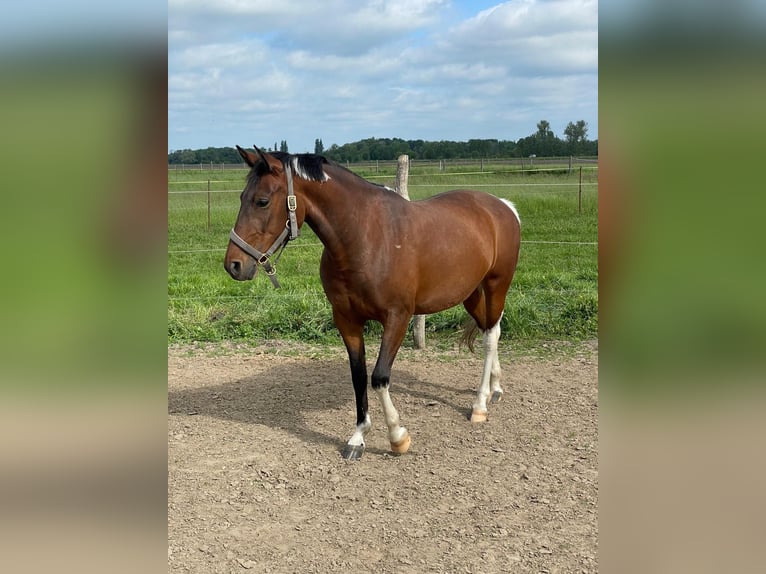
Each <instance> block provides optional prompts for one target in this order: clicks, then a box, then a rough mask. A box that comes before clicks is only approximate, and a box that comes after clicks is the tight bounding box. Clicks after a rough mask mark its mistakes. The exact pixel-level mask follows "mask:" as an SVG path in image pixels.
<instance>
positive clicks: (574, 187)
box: [168, 155, 598, 348]
mask: <svg viewBox="0 0 766 574" xmlns="http://www.w3.org/2000/svg"><path fill="white" fill-rule="evenodd" d="M201 165H202V169H201V170H200V171H202V173H205V172H208V174H206V175H203V176H202V177H195V176H194V175H193V173H189V174H187V175H185V176H184V175H183V174H180V173H179V174H178V175H173V174H172V172H174V171H176V172H178V171H180V169H181V168H182V166H168V170H169V181H168V184H169V185H168V187H169V189H168V200H169V205H168V209H169V212H170V216H171V217H173V218H175V217H180V218H182V219H181V221H183V222H184V226H186V228H187V229H190V230H191V229H194V228H195V227H196V229H198V230H199V231H200V232H202V233H204V231H203V230H205V228H206V230H207V233H208V234H210V233H212V231H213V230H214V229H217V228H219V227H220V225H221V221H220V219H221V216H222V215H221V214H222V213H223V211H226V212H227V213H228V212H229V211H231V214H230V216H231V217H232V218H233V217H234V216H235V215H236V213H235V208H234V204H233V202H231V201H230V200H229V199H228V198H226V195H228V194H234V193H236V194H239V193H241V191H242V187H241V184H242V181H243V180H244V173H245V172H246V171H247V170H249V168H248V167H247V166H244V165H240V164H235V165H229V164H218V165H215V164H212V166H213V167H212V169H213V170H214V171H217V170H218V168H220V171H224V172H227V171H228V172H231V171H234V170H241V171H242V176H241V177H240V176H239V174H237V175H234V174H232V175H234V177H232V176H231V175H230V176H227V175H222V176H217V175H216V174H214V173H209V171H210V170H211V164H201ZM345 165H346V166H347V167H348V166H349V165H350V167H351V169H352V170H354V171H358V172H363V171H364V170H365V169H366V170H367V173H366V174H364V173H363V174H360V175H363V176H364V177H367V178H368V179H372V180H373V181H377V182H379V183H382V182H386V183H387V184H388V185H392V183H393V185H392V187H393V188H394V190H395V191H397V193H399V194H400V195H402V196H404V197H405V198H407V199H409V195H410V192H411V191H412V189H414V190H415V193H416V194H418V196H421V195H430V194H431V193H432V191H431V190H433V193H436V192H438V191H441V190H446V189H450V188H457V187H471V188H478V189H481V188H496V189H497V191H498V192H500V193H501V194H502V192H501V191H500V190H505V189H508V190H518V193H519V194H521V195H526V194H536V195H537V194H546V193H551V194H553V195H554V196H555V197H562V196H563V197H567V196H568V197H572V196H573V194H574V192H577V202H576V204H574V202H571V203H569V202H567V205H568V206H569V205H571V206H572V207H571V209H572V212H573V213H574V214H579V213H582V210H583V191H584V190H589V189H592V190H594V191H595V192H596V193H597V191H598V180H597V178H595V177H594V176H593V174H594V173H596V174H597V173H598V163H597V159H592V158H524V159H522V158H512V159H509V160H508V159H506V160H494V159H493V160H486V161H484V162H482V161H480V160H435V161H428V160H411V159H409V158H408V157H407V156H406V155H405V156H401V157H400V158H399V160H397V162H396V163H395V164H394V162H384V161H377V162H375V161H374V162H362V163H356V164H345ZM424 165H425V166H426V167H428V166H430V167H431V168H432V169H431V170H430V171H425V172H424V170H423V169H420V168H423V167H424ZM185 167H186V168H187V169H186V171H187V172H188V171H190V170H189V169H188V168H189V166H188V164H187V165H186V166H185ZM415 167H417V168H419V170H418V171H416V172H415V173H413V170H414V169H415ZM198 169H200V168H199V166H195V169H193V170H191V171H197V170H198ZM373 171H374V172H375V173H378V174H379V175H378V176H377V177H375V176H372V177H371V176H370V173H369V172H373ZM479 174H481V175H479ZM584 174H587V177H584ZM527 175H529V176H535V175H537V176H539V177H529V178H527V177H524V176H527ZM442 176H445V177H444V179H445V182H444V183H440V180H441V179H442ZM447 176H452V177H447ZM454 176H458V177H457V180H456V178H455V177H454ZM463 176H464V177H463ZM517 176H522V177H517ZM424 178H425V179H424ZM429 178H430V179H429ZM184 188H185V189H184ZM418 190H420V193H419V192H418ZM512 193H514V194H515V193H516V191H513V192H512ZM570 193H572V195H569V194H570ZM199 195H205V196H206V200H207V201H206V205H204V204H203V202H204V200H202V198H200V200H195V199H194V196H199ZM503 195H505V194H503ZM183 196H189V197H188V199H183ZM587 197H588V199H589V201H591V202H592V200H593V196H592V195H588V196H587ZM514 201H515V199H514ZM589 205H591V206H592V204H589ZM575 209H576V210H577V211H574V210H575ZM174 214H175V215H174ZM575 217H576V215H575ZM174 220H175V219H174ZM232 221H233V219H232ZM199 237H200V238H201V241H200V243H201V244H200V243H198V244H197V245H188V246H182V245H179V244H178V243H177V242H176V241H175V240H171V242H170V245H169V247H170V248H169V249H168V254H169V256H170V257H172V258H173V260H174V261H176V258H186V257H190V258H192V259H195V260H196V259H197V258H198V257H199V258H200V259H201V260H203V261H206V260H207V258H209V257H216V256H217V254H220V253H223V252H225V250H226V245H225V244H221V245H220V246H216V247H208V246H207V245H205V243H207V244H208V245H209V242H208V241H206V240H205V239H204V238H202V236H199ZM538 237H539V236H538ZM568 239H590V238H589V237H587V236H584V237H577V236H572V235H571V234H570V236H569V237H561V238H557V237H556V236H555V235H553V236H551V235H548V236H543V237H539V239H537V240H536V239H534V238H533V239H522V244H528V245H534V246H535V248H538V246H539V248H540V249H543V250H545V251H546V252H547V251H548V248H549V247H550V248H552V249H555V248H556V246H559V247H560V248H561V249H570V248H571V249H575V250H576V251H577V252H578V253H580V249H583V250H585V251H584V252H583V256H585V253H589V255H587V256H586V257H588V258H590V257H592V255H591V253H592V252H591V251H590V250H591V249H593V248H594V247H597V245H598V242H597V241H595V240H594V241H587V240H585V241H571V240H568ZM594 239H595V238H594ZM321 247H322V244H321V243H320V242H319V241H318V240H316V239H314V240H312V238H311V237H310V236H309V237H306V238H304V239H303V240H302V241H300V242H295V243H291V245H290V249H298V250H301V251H304V250H313V249H318V248H321ZM311 257H313V254H312V255H311ZM577 257H578V258H579V255H578V256H577ZM178 260H179V261H180V260H181V259H178ZM205 265H207V264H206V263H205ZM569 287H570V286H569V284H568V283H565V284H560V285H553V286H552V287H551V286H546V287H533V288H529V287H527V288H526V291H525V293H526V296H528V297H536V296H537V294H538V293H540V294H542V295H545V294H546V293H549V292H552V291H556V292H557V293H559V297H560V300H562V301H572V300H575V299H576V298H577V297H578V296H579V295H580V293H579V291H577V290H576V289H571V288H569ZM306 296H307V294H306V293H289V292H283V293H280V294H279V298H280V299H282V298H288V299H295V300H304V299H305V298H306ZM309 296H310V297H316V298H315V299H311V300H312V301H317V302H318V301H324V299H323V298H322V297H321V296H318V294H314V293H313V291H312V292H311V294H310V295H309ZM273 297H275V296H274V295H273V294H271V293H267V294H262V295H256V294H254V293H249V294H247V295H244V294H243V295H234V294H224V293H212V294H211V293H209V292H200V293H189V292H188V291H187V292H185V293H183V294H182V293H173V292H172V290H171V293H169V297H168V300H169V302H171V303H172V302H175V303H172V304H173V305H179V306H186V305H196V307H190V308H194V309H197V308H200V306H203V305H207V303H206V301H221V300H241V299H248V300H252V299H254V298H257V299H263V300H264V301H272V300H273ZM193 302H200V303H193ZM202 302H205V303H202ZM316 304H317V305H324V303H316ZM183 308H186V307H183ZM418 322H420V324H418ZM419 325H422V326H419ZM413 338H414V342H415V347H416V348H425V321H424V317H417V318H415V319H414V320H413Z"/></svg>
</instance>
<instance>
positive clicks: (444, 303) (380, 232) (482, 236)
mask: <svg viewBox="0 0 766 574" xmlns="http://www.w3.org/2000/svg"><path fill="white" fill-rule="evenodd" d="M237 150H238V151H239V154H240V155H241V156H242V159H243V160H244V161H245V163H246V164H247V165H248V166H249V167H250V171H249V174H248V176H247V180H246V184H245V187H244V189H243V191H242V193H241V195H240V208H239V214H238V215H237V220H236V223H235V225H234V228H233V229H232V230H231V232H230V234H229V244H228V247H227V249H226V256H225V258H224V268H225V269H226V271H227V272H228V274H229V275H231V277H232V278H233V279H235V280H237V281H247V280H250V279H253V277H254V276H255V274H256V272H257V270H258V268H259V267H262V268H263V269H264V271H265V273H266V274H267V276H268V277H269V278H270V279H271V280H272V282H273V283H274V286H275V287H278V286H279V283H278V281H277V279H276V268H275V264H274V263H273V262H272V261H271V257H272V256H273V255H274V254H275V253H276V252H277V251H278V250H281V249H284V247H285V245H286V244H287V243H288V242H289V241H290V240H292V239H295V238H297V237H298V235H299V233H300V228H301V226H302V225H303V224H304V223H305V224H306V225H308V226H309V227H310V228H311V229H312V230H313V231H314V232H315V233H316V235H317V237H318V238H319V240H320V241H321V242H322V244H323V245H324V250H323V252H322V258H321V263H320V267H319V274H320V278H321V281H322V287H323V288H324V292H325V295H326V296H327V299H328V300H329V302H330V304H331V306H332V316H333V320H334V322H335V325H336V327H337V328H338V331H339V332H340V335H341V338H342V339H343V343H344V345H345V347H346V351H347V353H348V360H349V364H350V367H351V380H352V383H353V387H354V395H355V399H356V427H355V429H354V431H353V434H352V436H351V438H350V439H349V440H348V442H346V444H345V446H344V447H343V448H342V450H341V456H342V457H343V458H344V459H347V460H358V459H360V458H361V457H362V455H363V453H364V449H365V435H366V434H367V433H368V432H369V431H370V428H371V426H372V423H371V421H370V416H369V414H368V402H367V385H368V378H367V363H366V358H365V343H364V326H365V324H366V323H367V321H377V322H379V323H381V324H382V326H383V334H382V336H381V343H380V350H379V353H378V358H377V362H376V363H375V368H374V369H373V372H372V377H371V378H370V384H371V386H372V388H373V390H374V391H375V392H376V394H377V395H378V398H379V400H380V402H381V405H382V407H383V413H384V417H385V422H386V426H387V427H388V439H389V442H390V445H391V451H392V452H393V453H394V454H403V453H406V452H407V451H408V450H409V448H410V444H411V438H410V434H409V432H408V431H407V429H406V428H405V427H404V426H402V425H401V424H400V418H399V413H398V412H397V410H396V408H395V407H394V404H393V402H392V401H391V396H390V393H389V387H390V377H391V367H392V365H393V363H394V359H395V358H396V354H397V352H398V351H399V348H400V346H401V344H402V342H403V340H404V337H405V335H406V332H407V328H408V325H409V322H410V319H411V318H412V316H413V315H415V314H419V315H425V314H430V313H435V312H437V311H442V310H444V309H448V308H450V307H453V306H455V305H458V304H459V303H462V304H463V306H464V307H465V309H466V311H467V312H468V314H469V315H470V316H471V317H472V318H473V322H472V325H471V326H470V329H468V332H470V331H471V330H472V331H473V334H474V336H475V332H476V330H477V329H478V330H481V332H482V333H483V342H484V348H485V358H484V369H483V372H482V376H481V382H480V384H479V388H478V392H477V395H476V399H475V401H474V403H473V405H472V409H471V416H470V420H471V422H472V423H483V422H485V421H486V420H487V406H488V401H490V403H495V402H497V401H499V400H500V399H501V397H502V393H503V389H502V388H501V386H500V375H501V369H500V363H499V360H498V341H499V339H500V320H501V318H502V315H503V310H504V307H505V299H506V294H507V292H508V289H509V288H510V285H511V281H512V279H513V275H514V273H515V270H516V264H517V261H518V257H519V244H520V241H521V220H520V218H519V213H518V211H517V209H516V207H515V206H514V205H513V204H512V203H511V202H510V201H507V200H504V199H499V198H497V197H495V196H494V195H492V194H489V193H485V192H480V191H472V190H453V191H447V192H444V193H440V194H438V195H434V196H432V197H429V198H427V199H423V200H419V201H408V200H406V199H404V198H403V197H401V196H400V195H398V194H397V193H396V192H395V191H393V190H392V189H390V188H388V187H385V186H381V185H377V184H374V183H372V182H369V181H367V180H365V179H363V178H362V177H360V176H358V175H356V174H354V173H353V172H351V171H350V170H348V169H346V168H345V167H343V166H341V165H339V164H337V163H335V162H333V161H331V160H328V159H327V158H325V157H324V156H322V155H317V154H288V153H286V152H264V151H262V150H260V149H259V148H258V147H256V146H254V151H249V150H245V149H243V148H241V147H239V146H237ZM260 249H265V251H260ZM281 253H282V252H281V251H280V255H281ZM469 321H470V319H469ZM471 340H472V339H471ZM490 393H491V400H490Z"/></svg>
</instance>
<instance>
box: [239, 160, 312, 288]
mask: <svg viewBox="0 0 766 574" xmlns="http://www.w3.org/2000/svg"><path fill="white" fill-rule="evenodd" d="M237 150H238V151H239V154H240V155H241V156H242V159H244V160H245V162H246V163H247V165H249V166H250V168H251V170H250V174H249V175H248V177H247V183H246V184H245V189H244V190H243V191H242V194H241V195H240V207H239V215H237V221H236V223H235V225H234V229H233V230H232V233H231V235H230V241H229V247H228V249H227V250H226V257H225V258H224V267H225V269H226V271H227V272H228V273H229V275H231V276H232V278H234V279H236V280H237V281H246V280H248V279H252V278H253V277H254V276H255V273H256V271H257V270H258V265H259V264H260V265H262V266H263V267H264V269H265V271H266V272H267V273H268V274H269V275H271V276H272V281H274V285H275V286H278V284H277V283H276V281H275V279H273V272H274V270H273V268H272V264H271V262H270V261H269V257H270V256H271V255H273V253H274V252H275V251H276V250H277V249H279V248H280V247H282V246H283V245H284V244H286V243H287V241H289V240H290V239H294V238H295V236H297V234H298V222H297V218H296V200H295V197H294V196H293V197H292V198H291V199H288V189H289V190H290V192H291V190H292V175H291V173H290V168H289V166H288V167H287V169H286V166H285V164H283V163H282V161H281V160H280V159H278V158H277V157H275V156H273V155H271V154H269V153H264V152H263V151H261V150H260V149H258V148H257V147H256V148H255V153H253V152H250V151H247V150H244V149H242V148H241V147H239V146H237ZM291 210H292V213H290V211H291ZM301 220H302V218H301ZM301 222H302V221H301Z"/></svg>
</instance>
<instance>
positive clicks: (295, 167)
mask: <svg viewBox="0 0 766 574" xmlns="http://www.w3.org/2000/svg"><path fill="white" fill-rule="evenodd" d="M269 153H270V154H271V155H272V156H274V157H275V158H277V159H278V160H279V161H281V162H282V165H287V164H288V163H289V164H290V167H291V169H292V171H293V174H294V175H296V176H298V177H300V178H302V179H305V180H307V181H319V182H322V181H327V180H328V179H330V175H329V174H328V173H327V172H326V171H325V166H331V167H333V168H335V169H338V170H340V171H341V172H343V173H344V174H346V175H348V176H350V177H352V178H354V179H357V180H359V181H360V182H364V183H366V184H368V185H373V186H375V187H381V188H383V189H387V190H390V191H393V190H391V188H390V187H388V186H385V185H381V184H378V183H373V182H371V181H368V180H366V179H364V178H363V177H362V176H360V175H358V174H356V173H354V172H353V171H351V170H350V169H348V168H347V167H346V166H344V165H341V164H339V163H337V162H335V161H332V160H329V159H327V158H326V157H325V156H323V155H319V154H314V153H299V154H291V153H287V152H283V151H272V152H269ZM267 171H268V168H267V166H266V164H264V163H263V162H260V163H258V164H256V165H255V166H254V167H253V169H252V170H251V171H250V176H249V177H250V178H253V179H255V178H258V177H261V176H262V175H265V174H266V172H267Z"/></svg>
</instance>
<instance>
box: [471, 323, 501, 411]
mask: <svg viewBox="0 0 766 574" xmlns="http://www.w3.org/2000/svg"><path fill="white" fill-rule="evenodd" d="M499 340H500V320H498V321H497V323H495V325H493V326H492V327H490V328H489V329H487V330H485V331H484V370H483V371H482V374H481V384H480V385H479V391H478V392H477V393H476V400H475V401H474V403H473V407H472V409H471V422H472V423H483V422H485V421H486V420H487V402H488V400H489V397H490V391H491V392H492V402H493V403H495V402H497V401H498V400H499V399H500V396H501V395H502V393H503V390H502V389H501V388H500V361H499V359H498V355H497V344H498V341H499Z"/></svg>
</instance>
